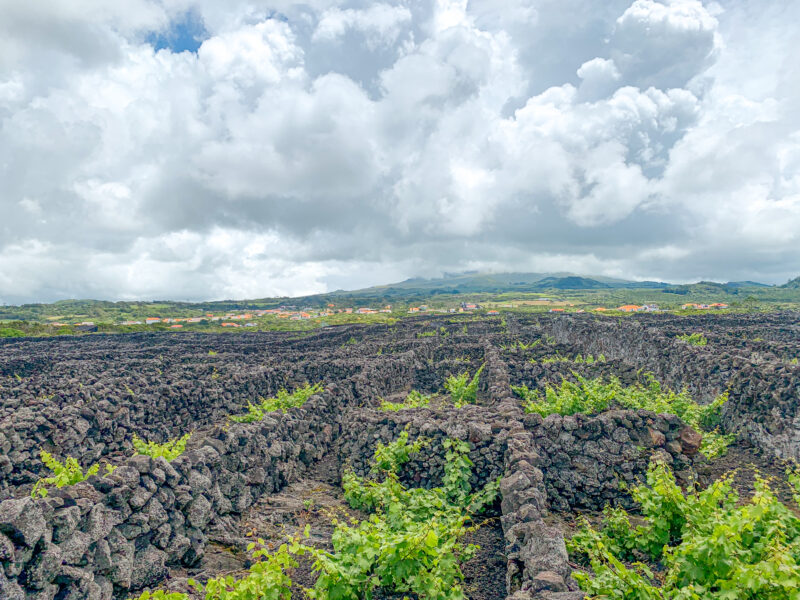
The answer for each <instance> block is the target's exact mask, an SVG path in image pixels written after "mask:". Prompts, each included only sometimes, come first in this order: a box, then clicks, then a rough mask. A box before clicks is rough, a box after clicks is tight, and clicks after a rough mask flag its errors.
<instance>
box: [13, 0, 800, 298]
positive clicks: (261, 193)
mask: <svg viewBox="0 0 800 600" xmlns="http://www.w3.org/2000/svg"><path fill="white" fill-rule="evenodd" d="M0 15H2V18H0V34H1V35H0V215H2V218H0V301H4V302H21V301H31V300H54V299H58V298H64V297H102V298H154V297H160V298H180V299H200V298H230V297H245V296H248V297H253V296H265V295H284V294H285V295H294V294H305V293H313V292H320V291H324V290H326V289H333V288H338V287H359V286H364V285H370V284H375V283H385V282H386V281H387V280H393V279H399V278H404V277H408V276H414V275H423V276H435V275H438V274H440V273H442V272H444V271H455V270H459V269H493V270H571V271H576V272H581V273H595V274H606V275H615V276H623V277H651V278H662V279H669V280H690V279H696V278H701V277H702V278H715V279H743V278H747V279H760V280H766V281H781V280H785V279H787V278H788V277H789V276H793V275H794V274H796V272H798V271H800V255H798V253H797V252H796V248H797V247H798V244H800V233H798V232H800V152H798V150H797V149H798V147H800V144H799V142H800V112H798V110H797V106H798V98H799V97H800V68H799V67H798V66H797V64H796V61H793V60H792V57H791V53H788V52H787V51H786V49H787V48H791V47H793V44H795V43H796V40H797V36H798V26H797V23H798V22H800V5H798V4H797V3H792V2H775V3H770V4H769V6H760V7H756V6H754V4H753V3H750V2H745V1H744V0H726V1H725V2H722V3H720V4H718V3H715V2H710V1H705V0H703V1H701V0H609V2H603V3H597V2H589V1H588V0H559V1H558V2H556V1H555V0H513V1H512V2H503V3H497V2H489V1H488V0H487V1H484V0H474V1H470V2H466V0H425V1H423V2H414V3H411V2H405V1H400V0H397V1H389V0H387V1H385V2H381V3H370V2H365V1H362V0H348V1H343V0H311V1H309V2H305V3H303V4H299V3H294V2H288V1H283V0H247V1H246V2H245V1H244V0H241V1H239V0H234V1H232V2H225V3H222V2H218V1H217V0H170V1H169V2H166V1H161V0H135V2H128V3H122V4H119V3H117V4H113V3H112V4H108V3H103V2H97V1H95V0H79V1H78V0H76V1H73V2H60V1H59V2H54V3H50V4H48V7H47V10H45V9H43V8H41V7H39V6H38V5H34V4H32V5H30V6H28V5H26V4H24V3H19V2H12V1H10V0H0ZM186 15H192V22H193V23H194V22H196V23H197V24H198V26H199V27H200V25H201V27H200V29H201V30H202V31H203V32H204V33H203V39H201V40H199V42H198V43H199V44H200V45H199V47H198V48H197V51H196V52H189V51H180V49H179V48H177V47H176V48H170V47H165V48H161V45H163V44H159V49H157V48H156V47H154V42H153V40H154V39H159V40H166V41H167V43H168V42H169V40H171V39H176V38H177V37H179V34H180V33H181V31H180V28H181V27H182V26H183V25H182V23H185V22H186V20H187V18H186Z"/></svg>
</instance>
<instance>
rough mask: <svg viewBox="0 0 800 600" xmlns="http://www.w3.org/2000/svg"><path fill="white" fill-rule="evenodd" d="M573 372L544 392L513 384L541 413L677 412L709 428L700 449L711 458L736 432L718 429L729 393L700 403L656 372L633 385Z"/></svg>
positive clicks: (527, 404) (530, 409)
mask: <svg viewBox="0 0 800 600" xmlns="http://www.w3.org/2000/svg"><path fill="white" fill-rule="evenodd" d="M572 375H573V376H574V377H575V379H576V380H577V382H572V381H568V380H566V379H563V380H562V381H561V385H560V386H559V387H553V386H550V385H547V386H546V387H545V391H544V396H542V393H541V392H540V391H539V390H530V389H528V387H527V386H525V385H521V386H512V388H511V389H512V391H513V392H514V393H515V394H517V395H518V396H519V397H520V398H522V400H523V407H524V409H525V411H526V412H529V413H538V414H540V415H542V416H543V417H546V416H548V415H552V414H560V415H572V414H575V413H585V414H595V413H599V412H602V411H604V410H607V409H608V408H609V407H610V406H611V405H612V404H613V405H616V406H619V407H621V408H628V409H631V410H649V411H652V412H655V413H670V414H673V415H676V416H678V417H680V418H681V419H682V420H683V421H685V422H686V424H687V425H689V426H691V427H693V428H694V429H697V430H698V431H704V432H705V433H704V435H703V442H702V446H701V448H700V451H701V452H702V453H703V454H704V455H706V456H707V457H708V458H713V457H715V456H720V455H721V454H724V453H725V451H726V449H727V447H728V446H729V445H730V444H731V442H733V440H734V436H733V435H722V434H720V433H718V432H716V431H714V429H715V428H716V427H717V426H718V424H719V414H720V411H721V409H722V406H723V404H725V402H727V400H728V395H727V393H725V394H722V395H721V396H719V397H718V398H716V399H715V400H714V401H713V402H711V403H710V404H706V405H700V404H697V402H695V401H694V400H693V399H692V397H691V396H690V395H689V392H687V391H686V390H684V391H682V392H680V393H675V392H673V391H671V390H665V389H662V387H661V384H660V383H659V382H658V381H657V380H656V379H655V377H654V376H653V375H652V374H647V375H645V381H646V385H643V384H641V383H637V384H635V385H631V386H623V385H622V383H621V382H620V380H619V379H617V378H616V377H613V376H612V377H610V378H609V380H608V382H605V381H604V380H603V378H601V377H598V378H596V379H587V378H585V377H582V376H580V375H579V374H577V373H574V372H573V374H572Z"/></svg>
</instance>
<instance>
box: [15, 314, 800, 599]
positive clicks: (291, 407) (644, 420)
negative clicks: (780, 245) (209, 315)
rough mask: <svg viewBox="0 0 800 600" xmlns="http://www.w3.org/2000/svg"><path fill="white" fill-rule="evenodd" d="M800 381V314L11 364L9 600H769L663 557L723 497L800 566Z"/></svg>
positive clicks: (224, 342)
mask: <svg viewBox="0 0 800 600" xmlns="http://www.w3.org/2000/svg"><path fill="white" fill-rule="evenodd" d="M692 336H694V337H692ZM698 336H702V338H703V339H704V340H705V343H704V344H695V343H692V342H691V341H690V340H691V339H695V340H696V339H699V337H698ZM798 357H800V323H799V322H798V315H797V314H795V313H774V314H761V315H698V316H688V317H677V316H672V315H666V314H659V315H641V316H636V317H634V318H628V319H623V320H617V319H605V318H599V317H593V316H591V315H581V314H576V315H571V316H563V315H549V314H539V315H523V314H513V313H508V314H506V315H505V316H503V317H499V316H497V317H480V316H470V315H467V316H463V317H462V316H446V317H419V318H409V319H406V320H403V321H400V322H398V323H397V324H395V325H392V326H389V325H367V326H357V325H353V326H343V327H337V328H333V327H332V328H326V329H320V330H317V331H314V332H310V333H306V334H297V333H291V332H285V333H282V332H274V333H246V334H242V335H225V334H193V333H186V334H182V335H169V336H167V335H160V334H130V335H115V336H90V337H79V338H66V337H65V338H47V339H44V338H43V339H33V338H22V339H16V340H0V598H3V599H14V600H17V599H20V600H21V599H29V598H30V599H34V598H35V599H47V600H53V599H55V598H57V599H59V600H65V599H79V598H91V599H95V600H110V599H112V598H122V599H126V598H149V597H156V598H176V599H177V598H185V597H193V598H220V599H222V598H262V597H263V598H289V597H295V598H302V597H305V596H308V597H311V598H329V599H331V600H335V599H337V598H343V599H346V598H353V599H358V598H398V599H399V598H403V597H408V598H426V599H438V598H442V599H456V598H473V599H487V600H489V599H492V600H500V599H503V598H509V599H512V598H513V599H514V600H529V599H534V598H535V599H552V600H577V599H579V598H584V597H585V596H586V595H595V596H603V597H615V598H616V597H619V598H624V597H632V596H626V595H625V589H627V588H625V586H626V585H628V586H629V587H630V586H631V585H634V584H632V583H631V581H633V580H634V579H635V578H637V577H638V578H641V581H639V580H636V582H638V583H635V585H637V586H639V589H641V590H644V591H647V589H649V588H646V586H649V587H650V588H652V590H655V591H652V592H647V593H651V595H650V596H641V597H643V598H645V597H646V598H661V597H663V598H667V597H670V598H672V597H678V596H675V595H668V593H669V594H672V593H673V592H674V590H679V591H680V590H683V592H685V591H686V590H690V589H692V590H693V592H692V593H697V594H700V596H698V597H713V598H717V597H719V598H723V597H743V598H744V597H750V596H730V595H728V596H725V595H724V594H723V591H724V590H723V587H724V586H725V585H744V584H743V583H741V582H742V581H744V580H743V579H741V580H740V579H735V577H738V575H737V573H739V572H738V571H737V572H736V573H729V572H727V573H720V572H718V571H714V570H713V569H712V568H710V567H709V570H710V572H713V573H714V576H713V577H710V576H709V577H707V578H706V579H707V580H702V581H701V578H700V577H699V576H692V577H694V579H692V577H689V576H683V575H681V573H683V571H681V570H680V564H677V563H676V564H671V563H669V561H667V562H664V561H665V560H666V559H664V556H663V555H662V554H661V553H662V551H664V547H665V546H666V547H667V550H666V551H665V552H666V555H667V556H673V557H674V556H689V555H690V551H689V549H688V546H686V545H685V544H688V543H689V541H690V540H689V538H690V535H696V534H697V531H699V529H697V528H701V525H702V523H705V522H707V520H706V521H702V522H701V520H699V517H696V515H697V514H700V512H699V509H698V511H695V512H691V511H692V510H694V509H693V508H691V507H697V506H701V505H702V506H710V505H711V504H713V503H706V504H705V505H703V504H702V502H703V501H704V500H702V498H704V497H701V499H694V500H693V499H692V498H693V497H692V495H691V494H692V493H693V492H692V490H698V492H699V491H700V490H702V489H704V488H705V487H706V486H708V485H709V484H714V482H715V481H716V482H718V483H717V484H715V485H727V486H728V488H725V489H722V490H721V491H718V492H715V493H718V496H714V498H723V496H724V498H727V500H724V501H723V500H720V501H719V502H717V503H716V505H715V506H723V507H727V509H726V510H728V513H726V515H725V518H727V519H729V521H726V522H733V521H730V519H731V518H732V515H733V514H734V513H733V512H732V511H734V509H735V508H736V505H737V502H738V503H739V505H741V503H742V502H745V501H747V500H748V499H750V498H753V497H755V498H760V499H761V500H760V501H761V502H762V504H761V505H762V506H771V507H773V509H774V514H775V515H776V517H775V519H776V521H775V522H780V523H781V527H783V528H784V529H782V530H781V531H783V534H782V535H783V537H782V540H783V544H784V546H783V547H784V548H789V549H792V548H796V547H797V546H793V544H797V543H798V540H800V528H797V527H796V525H797V524H796V523H795V521H792V518H794V519H795V520H796V517H792V515H793V513H792V512H791V510H788V509H787V511H788V512H786V513H785V514H784V513H782V512H780V511H781V510H782V509H781V508H780V507H787V506H794V504H792V503H793V502H794V499H793V498H792V496H793V495H794V496H800V490H798V487H800V484H798V483H797V481H798V478H797V475H796V471H794V470H793V466H792V461H794V460H797V459H800V366H798V364H797V359H798ZM43 453H44V454H43ZM47 456H49V457H50V458H49V459H46V460H43V459H45V457H47ZM94 465H97V466H96V467H95V466H94ZM734 468H736V469H737V470H736V472H735V473H733V474H732V475H724V474H725V473H728V472H730V471H731V470H732V469H734ZM756 470H758V472H759V473H761V474H762V475H764V476H771V477H772V479H771V481H769V482H765V481H762V480H761V479H759V477H758V475H756V474H755V473H756ZM720 477H722V479H720ZM637 486H639V487H637ZM670 486H671V487H670ZM710 489H711V488H710ZM715 489H716V488H715ZM725 490H728V491H725ZM734 492H736V493H738V494H739V496H738V497H737V500H736V501H734V500H731V498H732V496H731V494H733V493H734ZM667 493H669V494H671V496H670V498H671V499H672V500H671V502H672V504H670V505H669V506H672V507H673V508H674V510H673V512H672V513H670V514H673V513H674V515H675V522H673V523H671V524H669V526H668V527H667V529H666V530H665V531H666V533H664V532H663V531H661V530H659V529H658V525H657V523H656V522H655V521H653V520H652V519H653V511H652V510H651V511H650V512H648V510H649V508H648V507H650V508H652V506H653V503H658V502H665V501H664V498H665V497H666V494H667ZM684 494H686V496H685V497H684ZM725 494H728V495H725ZM770 494H771V495H770ZM767 500H769V501H770V502H773V501H774V502H773V503H772V504H765V503H766V502H767ZM648 503H649V504H648ZM658 506H662V507H663V506H666V504H658ZM606 507H607V508H606ZM675 507H677V508H675ZM604 508H605V513H604V514H602V515H601V514H600V512H599V511H602V510H604ZM678 509H680V510H683V511H684V512H680V510H678ZM666 510H667V509H666V508H664V509H663V510H662V511H661V514H666V512H665V511H666ZM709 510H710V509H709ZM656 512H659V511H656ZM708 514H711V513H708ZM714 514H716V513H714ZM736 514H739V513H736ZM628 515H630V518H631V519H632V520H631V521H630V522H629V521H627V520H626V519H628V518H629V516H628ZM681 515H683V516H681ZM686 515H688V516H686ZM578 516H582V517H584V519H582V520H580V521H579V520H578V519H577V517H578ZM778 517H780V518H778ZM720 518H722V517H720ZM609 519H611V520H609ZM614 519H616V520H614ZM648 519H651V520H650V521H648ZM681 519H682V520H681ZM679 521H680V523H678V522H679ZM609 522H610V523H612V526H609V525H608V523H609ZM621 522H625V523H628V526H629V527H628V529H629V530H633V527H634V525H636V526H639V527H641V528H642V529H640V530H637V531H639V532H640V534H641V535H640V537H641V539H643V540H644V539H646V540H649V543H650V549H652V550H653V552H651V553H649V554H648V552H646V551H645V550H644V549H640V548H639V547H638V546H636V544H637V541H636V540H635V539H631V538H630V536H628V537H627V538H624V540H623V539H622V537H620V536H621V534H620V533H619V530H614V528H613V523H617V524H619V523H621ZM640 523H644V524H643V525H640ZM648 523H649V524H648ZM675 523H678V524H677V525H676V524H675ZM695 525H696V526H697V528H695V529H692V527H694V526H695ZM615 532H616V533H615ZM662 534H663V535H662ZM697 535H699V534H697ZM593 536H594V537H593ZM604 536H605V537H604ZM659 536H661V537H659ZM692 539H695V538H692ZM620 540H622V541H620ZM740 541H741V540H740ZM741 543H742V544H744V545H747V544H748V543H750V542H748V540H743V541H741ZM597 544H604V546H603V548H604V550H603V552H601V551H600V550H598V548H599V546H598V545H597ZM614 544H618V545H619V547H617V546H615V545H614ZM625 544H628V545H627V546H625ZM751 546H752V544H751ZM751 546H748V552H750V554H747V556H748V557H750V558H748V559H747V560H750V562H749V563H747V568H748V569H751V570H752V569H756V568H762V567H763V566H764V565H773V563H774V564H775V565H777V564H778V563H777V562H775V561H777V560H778V559H777V558H775V556H776V555H775V552H777V547H776V548H771V549H770V550H769V552H767V551H766V550H765V551H764V552H763V553H762V554H758V552H760V550H759V549H753V548H752V547H751ZM568 548H569V552H568ZM792 551H793V550H792ZM604 552H605V553H604ZM615 552H616V553H615ZM790 554H791V552H789V551H787V554H786V556H787V557H788V556H789V555H790ZM767 555H768V556H767ZM738 556H740V557H741V556H742V553H739V555H738ZM686 560H688V558H687V559H686ZM737 560H738V559H737ZM741 560H745V559H741ZM786 560H787V561H788V560H789V559H788V558H787V559H786ZM770 561H772V562H770ZM780 565H781V569H782V570H781V572H784V573H790V574H794V575H796V574H797V567H796V565H794V564H790V563H789V562H784V563H780ZM714 568H716V567H714ZM734 570H735V569H734ZM742 572H744V567H743V569H742ZM748 572H749V571H748ZM673 575H674V577H673ZM684 575H685V574H684ZM794 575H791V576H794ZM726 577H727V579H726ZM787 577H788V576H787ZM673 579H674V580H673ZM773 579H774V580H775V581H778V579H775V578H773ZM729 581H734V582H738V583H734V584H729V583H726V582H729ZM787 581H788V579H787ZM778 583H780V582H778ZM764 585H765V586H766V585H767V584H766V583H764ZM769 585H772V584H769ZM775 585H778V584H775ZM790 585H791V582H789V583H786V584H785V586H784V587H785V588H786V586H790ZM248 586H249V587H248ZM669 586H672V588H669ZM692 586H694V587H692ZM245 587H248V589H250V590H251V592H247V593H253V594H255V595H246V593H245V591H244V590H245ZM787 589H788V588H787ZM157 590H161V591H157ZM252 590H255V591H252ZM609 590H610V591H609ZM668 590H672V591H669V592H668ZM763 590H764V591H763V592H761V593H759V594H757V595H755V596H752V597H754V598H756V597H758V598H784V597H785V598H790V597H792V596H790V595H785V594H784V595H781V594H783V592H781V591H780V590H779V589H778V587H775V586H773V587H764V588H763ZM683 592H681V593H683ZM642 593H644V592H642ZM675 593H677V592H675ZM686 593H688V592H686ZM237 594H239V595H237ZM660 594H663V595H660ZM703 594H705V596H703ZM787 594H788V592H787ZM304 595H305V596H304ZM684 597H692V596H688V595H687V596H684Z"/></svg>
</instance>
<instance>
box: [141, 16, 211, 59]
mask: <svg viewBox="0 0 800 600" xmlns="http://www.w3.org/2000/svg"><path fill="white" fill-rule="evenodd" d="M208 37H209V35H208V32H207V31H206V28H205V25H204V24H203V19H202V18H201V17H200V16H199V15H198V14H197V13H194V12H191V11H190V12H187V13H185V14H184V15H183V16H182V17H181V18H180V19H179V20H175V21H173V22H172V23H170V27H169V29H167V30H166V31H159V32H153V33H151V34H150V35H148V36H147V42H148V43H149V44H151V45H152V46H153V47H154V48H155V49H156V50H163V49H165V48H166V49H168V50H170V51H171V52H175V53H179V52H185V51H189V52H197V49H198V48H199V47H200V44H202V43H203V41H204V40H206V39H208Z"/></svg>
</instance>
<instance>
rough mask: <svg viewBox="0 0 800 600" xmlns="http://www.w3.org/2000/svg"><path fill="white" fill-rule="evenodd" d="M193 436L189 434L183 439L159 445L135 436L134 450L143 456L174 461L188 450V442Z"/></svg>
mask: <svg viewBox="0 0 800 600" xmlns="http://www.w3.org/2000/svg"><path fill="white" fill-rule="evenodd" d="M191 436H192V434H191V433H187V434H186V435H184V436H183V437H181V438H178V439H175V440H170V441H168V442H165V443H163V444H158V443H156V442H149V441H145V440H142V439H140V438H139V436H137V435H134V436H133V448H134V450H136V454H143V455H145V456H150V457H152V458H159V457H163V458H166V459H167V460H174V459H176V458H178V457H179V456H180V455H181V454H183V452H184V450H186V442H188V441H189V438H190V437H191Z"/></svg>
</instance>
